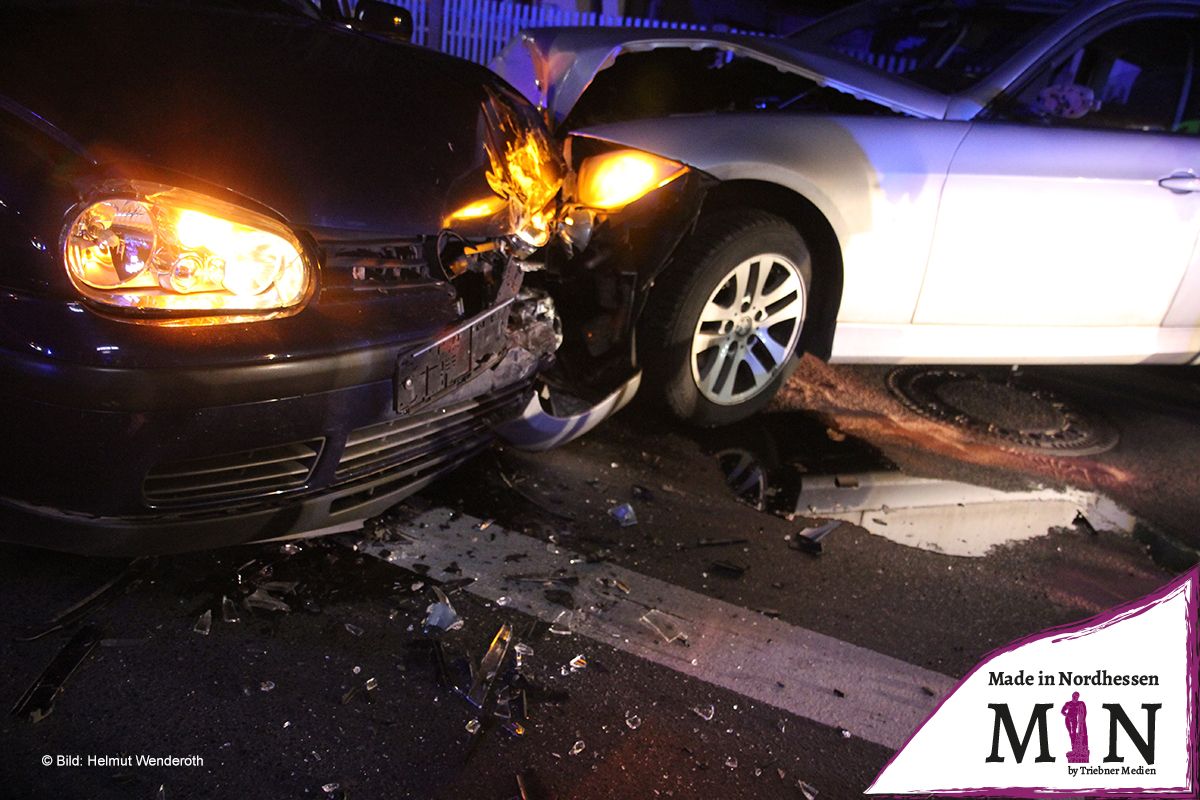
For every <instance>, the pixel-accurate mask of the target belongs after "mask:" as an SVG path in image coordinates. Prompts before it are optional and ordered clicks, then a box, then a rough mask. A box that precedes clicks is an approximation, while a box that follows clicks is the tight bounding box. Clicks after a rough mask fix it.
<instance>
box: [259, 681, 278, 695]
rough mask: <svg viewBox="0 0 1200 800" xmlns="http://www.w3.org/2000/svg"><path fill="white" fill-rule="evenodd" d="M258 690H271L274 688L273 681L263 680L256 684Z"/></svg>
mask: <svg viewBox="0 0 1200 800" xmlns="http://www.w3.org/2000/svg"><path fill="white" fill-rule="evenodd" d="M258 690H259V691H260V692H272V691H274V690H275V681H263V682H262V683H260V684H259V685H258Z"/></svg>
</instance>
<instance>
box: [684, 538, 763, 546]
mask: <svg viewBox="0 0 1200 800" xmlns="http://www.w3.org/2000/svg"><path fill="white" fill-rule="evenodd" d="M749 541H750V540H749V539H740V538H739V539H697V540H696V547H724V546H725V545H731V544H746V543H748V542H749Z"/></svg>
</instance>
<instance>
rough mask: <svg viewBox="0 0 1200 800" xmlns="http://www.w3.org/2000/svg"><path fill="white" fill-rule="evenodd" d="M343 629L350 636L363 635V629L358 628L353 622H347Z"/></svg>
mask: <svg viewBox="0 0 1200 800" xmlns="http://www.w3.org/2000/svg"><path fill="white" fill-rule="evenodd" d="M345 628H346V631H347V632H348V633H349V634H350V635H351V636H362V635H363V629H362V628H360V627H358V626H357V625H355V624H354V623H353V622H347V623H346V625H345Z"/></svg>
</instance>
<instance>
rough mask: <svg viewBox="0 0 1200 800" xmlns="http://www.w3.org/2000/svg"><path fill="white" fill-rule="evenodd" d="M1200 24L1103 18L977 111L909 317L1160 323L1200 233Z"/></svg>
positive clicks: (1005, 322) (1167, 18)
mask: <svg viewBox="0 0 1200 800" xmlns="http://www.w3.org/2000/svg"><path fill="white" fill-rule="evenodd" d="M1197 30H1198V26H1197V24H1196V21H1195V19H1194V17H1193V16H1191V15H1190V14H1182V13H1180V12H1159V13H1157V14H1154V15H1147V14H1143V15H1139V16H1138V17H1136V18H1129V17H1126V18H1125V19H1123V20H1111V19H1110V20H1109V21H1108V22H1107V23H1104V22H1101V23H1098V24H1096V25H1094V26H1093V27H1092V28H1091V29H1090V30H1087V31H1083V32H1081V33H1080V34H1079V35H1078V36H1077V37H1076V39H1075V40H1074V41H1068V42H1067V43H1066V44H1065V46H1064V47H1063V48H1062V49H1061V50H1059V51H1057V52H1055V53H1053V54H1051V55H1050V56H1049V57H1048V58H1047V59H1046V61H1045V62H1043V63H1042V64H1041V65H1040V66H1039V67H1037V68H1035V69H1034V70H1032V71H1031V74H1030V75H1029V76H1027V77H1026V78H1024V79H1022V80H1019V81H1018V83H1017V85H1016V87H1015V91H1014V92H1012V93H1010V94H1009V95H1007V96H1005V97H1002V99H1001V100H1000V101H999V102H998V103H997V104H995V106H994V107H993V108H992V109H989V111H988V112H985V114H984V117H985V119H983V120H982V121H979V122H976V123H974V124H972V126H971V129H970V130H969V131H968V133H967V135H966V137H965V139H964V140H963V143H962V145H961V147H960V148H959V150H958V152H957V153H956V154H955V156H954V159H953V160H952V162H951V166H950V172H949V175H948V176H947V181H946V186H945V190H944V192H943V194H942V201H941V205H940V207H939V211H938V220H937V224H936V227H935V233H934V242H933V247H932V250H931V252H930V260H929V264H928V267H927V270H926V276H925V282H924V285H923V287H922V291H921V295H920V299H919V301H918V305H917V310H916V314H915V316H914V322H916V323H938V324H960V325H998V326H1056V327H1059V326H1158V325H1160V324H1161V323H1162V321H1163V317H1164V315H1165V314H1166V312H1167V309H1168V307H1169V306H1170V304H1171V300H1172V298H1173V297H1174V295H1175V293H1176V291H1177V289H1178V287H1179V284H1180V281H1181V279H1182V277H1183V275H1184V272H1185V271H1186V269H1187V266H1188V262H1189V260H1190V259H1191V254H1192V251H1193V245H1194V243H1195V242H1196V238H1197V233H1198V232H1200V193H1198V192H1200V178H1197V177H1196V176H1197V175H1200V137H1197V136H1196V130H1197V125H1200V103H1197V95H1198V94H1200V86H1197V85H1196V84H1197V83H1198V81H1197V80H1196V66H1197V52H1196V42H1197V36H1196V34H1197Z"/></svg>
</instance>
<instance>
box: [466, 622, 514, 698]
mask: <svg viewBox="0 0 1200 800" xmlns="http://www.w3.org/2000/svg"><path fill="white" fill-rule="evenodd" d="M511 639H512V626H511V625H509V624H508V623H507V622H506V623H504V624H503V625H501V626H500V630H498V631H497V632H496V635H495V636H494V637H492V643H491V645H489V646H488V650H487V653H485V654H484V656H483V658H482V659H481V660H480V662H479V671H478V672H477V673H476V675H475V680H474V681H473V682H472V684H471V689H470V691H469V692H467V699H468V700H470V701H471V703H472V704H474V705H475V707H476V708H482V707H483V704H484V702H485V701H486V700H487V696H488V693H489V692H490V691H491V688H492V682H493V681H495V679H496V674H497V673H498V672H499V671H500V666H501V664H503V663H504V656H505V654H506V653H507V652H508V644H509V641H510V640H511Z"/></svg>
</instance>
